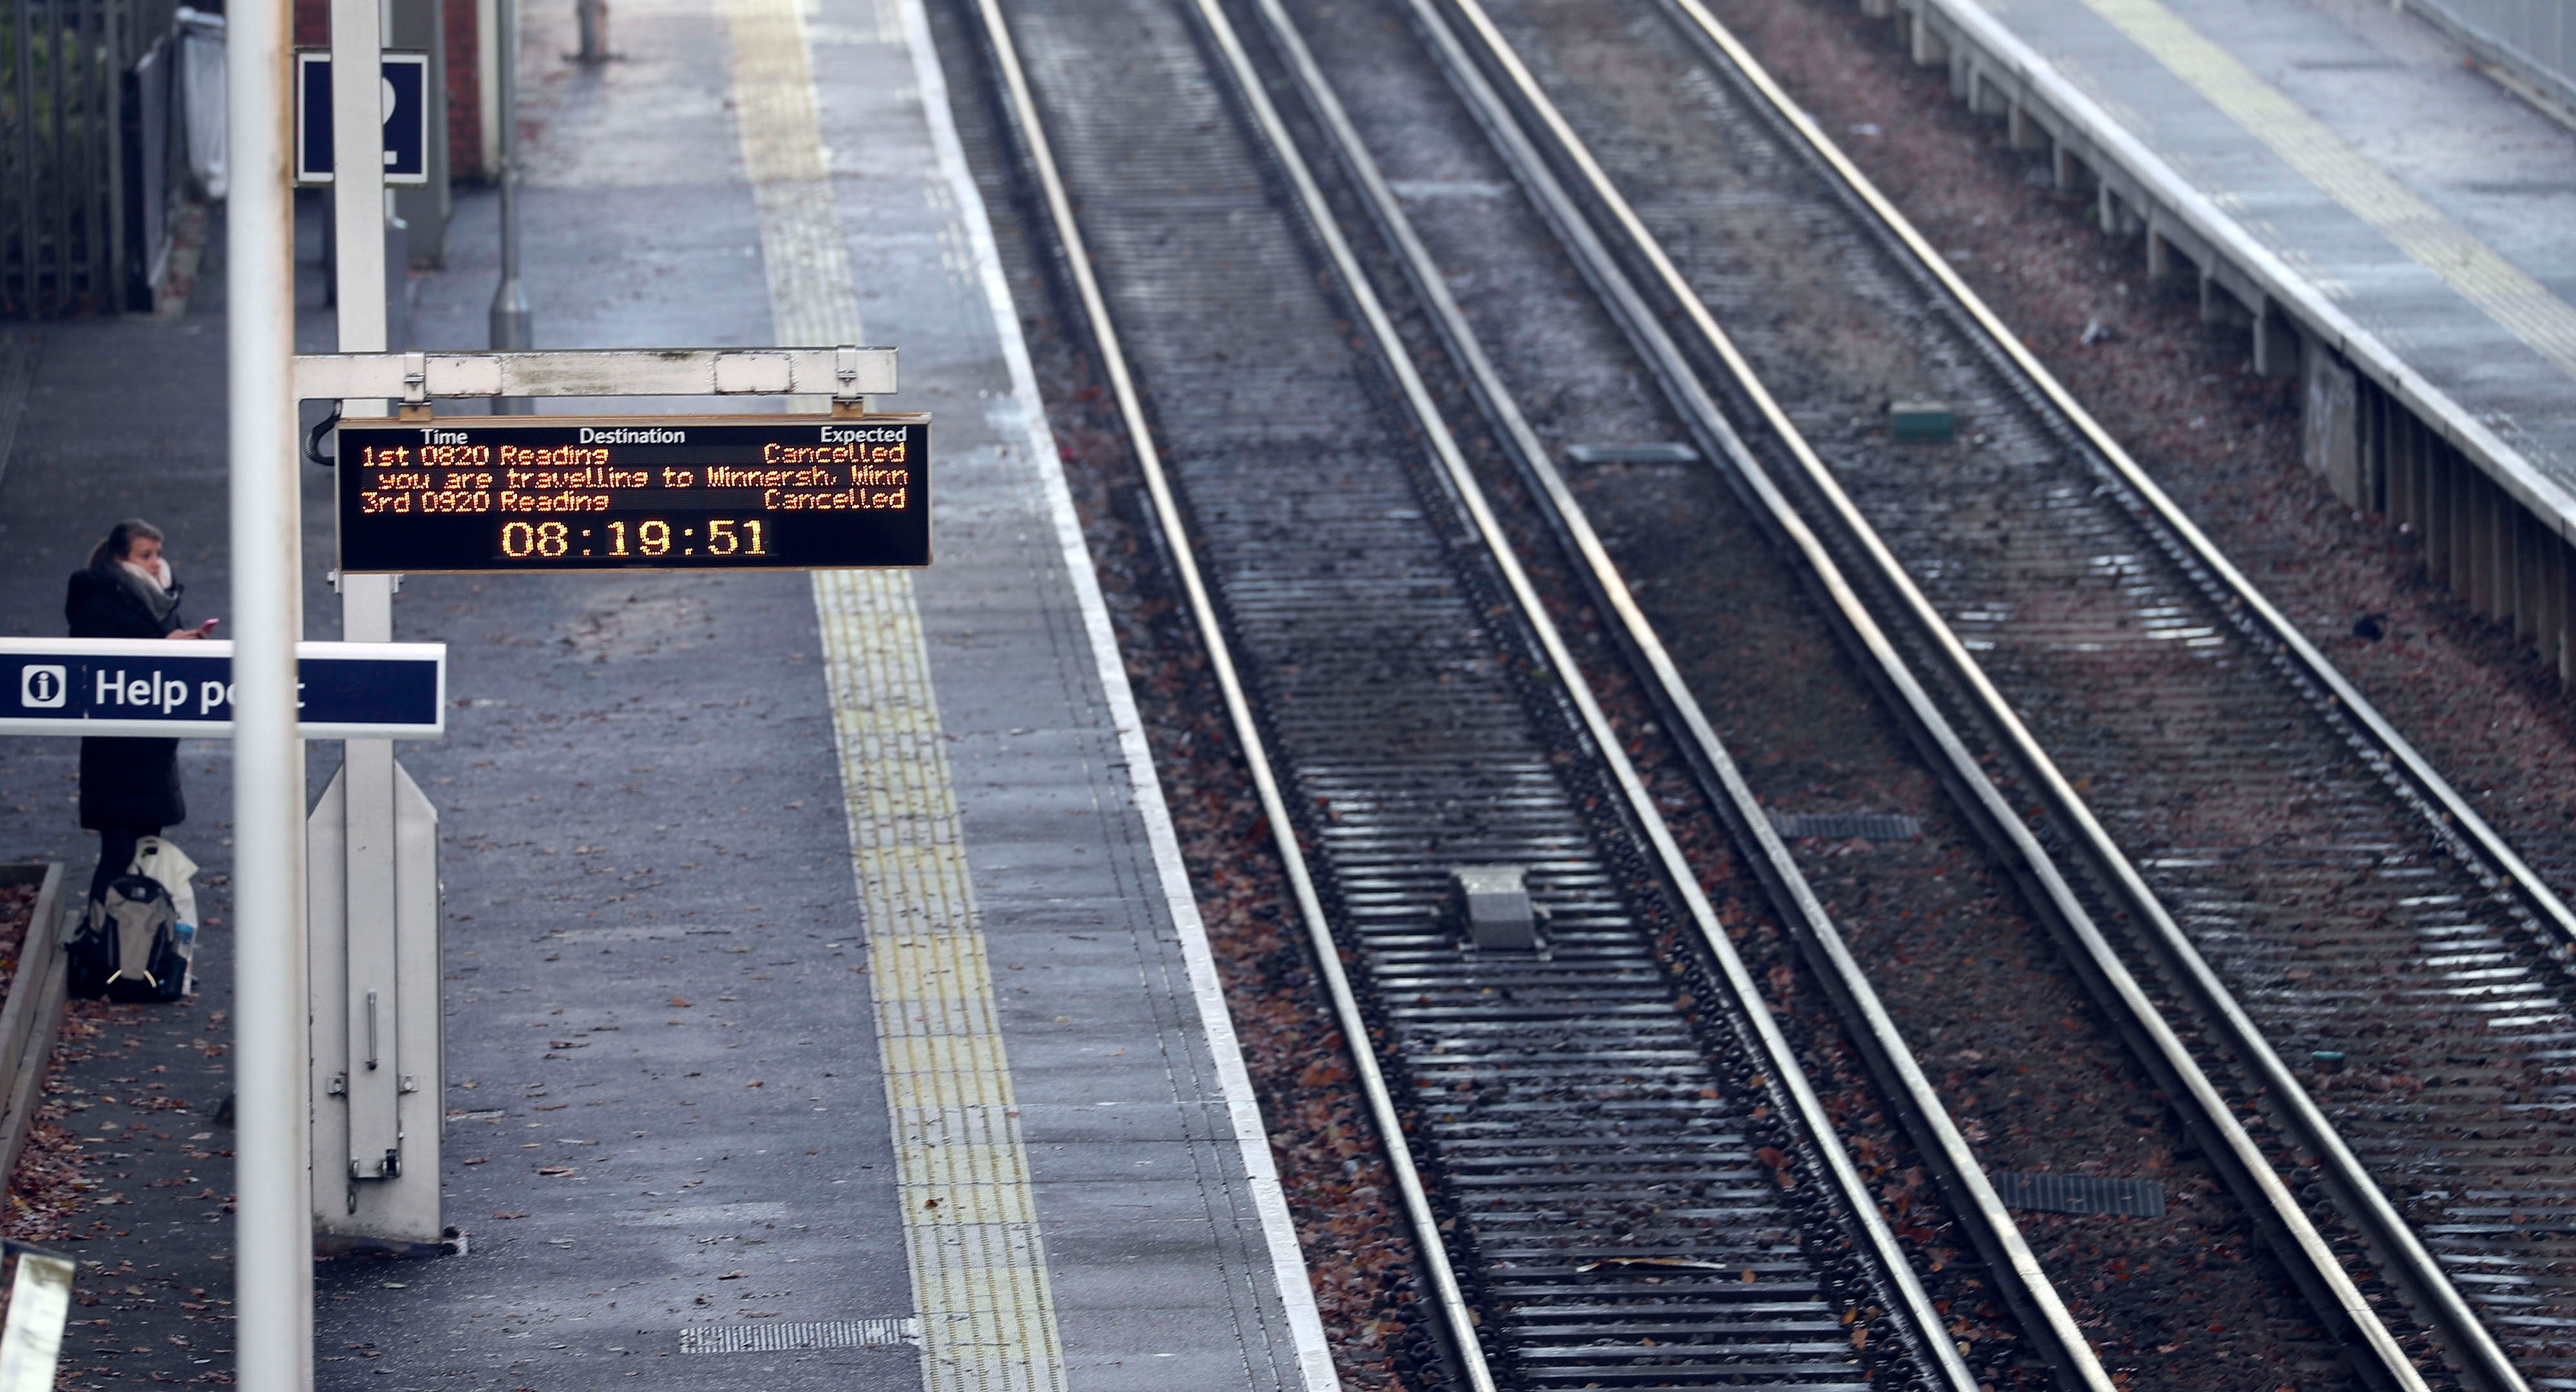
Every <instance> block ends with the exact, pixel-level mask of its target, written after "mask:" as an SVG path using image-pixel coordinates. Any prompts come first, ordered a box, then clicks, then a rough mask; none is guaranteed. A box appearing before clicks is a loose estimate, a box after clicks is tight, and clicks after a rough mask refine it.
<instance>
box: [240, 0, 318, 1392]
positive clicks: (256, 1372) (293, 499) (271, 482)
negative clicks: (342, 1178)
mask: <svg viewBox="0 0 2576 1392" xmlns="http://www.w3.org/2000/svg"><path fill="white" fill-rule="evenodd" d="M289 22H290V11H289V9H288V6H287V0H232V2H231V4H230V6H229V7H228V13H227V23H226V26H225V29H226V33H225V44H224V49H225V51H224V78H225V85H226V88H227V90H228V91H229V93H230V97H229V100H228V102H227V111H226V114H225V132H226V134H225V143H226V145H227V147H228V155H229V163H230V164H231V166H232V188H231V191H230V196H229V198H228V199H227V206H226V208H225V213H224V227H225V234H226V239H227V242H228V245H227V247H226V253H225V254H226V256H227V258H228V264H227V268H226V270H225V286H224V288H225V295H226V300H227V304H226V308H225V338H226V348H227V351H228V354H229V392H230V401H229V403H228V404H229V407H230V418H229V419H230V424H229V431H230V435H231V445H232V499H231V510H232V564H233V596H232V598H233V613H232V620H233V625H234V629H233V632H234V644H233V681H234V705H233V711H234V715H233V722H234V723H233V774H234V781H233V823H234V826H233V837H234V864H233V926H234V950H233V979H234V983H235V987H234V989H235V992H236V1000H235V1003H234V1022H235V1024H234V1028H235V1048H234V1053H233V1062H234V1073H233V1087H234V1107H235V1140H234V1143H233V1153H234V1160H233V1170H234V1181H233V1183H234V1189H235V1192H236V1194H237V1196H238V1198H237V1208H236V1216H235V1219H234V1237H233V1249H234V1259H235V1261H234V1265H235V1272H236V1280H237V1282H238V1285H237V1286H236V1288H235V1291H234V1299H235V1304H234V1307H233V1308H234V1330H233V1335H234V1347H235V1349H236V1350H237V1351H238V1352H237V1357H238V1359H239V1364H238V1367H239V1378H240V1385H241V1386H242V1387H243V1388H245V1389H249V1390H250V1392H307V1390H308V1389H310V1388H311V1387H312V1386H313V1233H312V1221H313V1220H312V1213H313V1200H312V1189H311V1179H310V1173H309V1171H310V1164H311V1157H310V1155H309V1154H308V1150H307V1140H306V1130H305V1126H306V1120H305V1113H306V1111H307V1107H308V1098H307V1095H306V1081H305V1077H306V1075H305V1068H306V1061H305V1059H306V1054H307V1052H308V1048H309V1044H308V1040H307V1038H306V1035H307V1027H306V1017H305V1010H306V1005H305V1000H306V994H307V985H306V981H305V965H304V744H303V741H301V740H300V739H298V738H297V737H296V728H295V642H296V640H297V639H298V638H300V637H302V636H303V630H304V616H303V588H302V587H303V558H302V554H301V553H302V547H301V542H302V540H303V535H302V534H303V518H302V508H301V506H300V505H299V504H300V499H299V496H298V488H297V485H298V479H297V478H296V439H295V435H296V430H295V400H294V389H293V383H294V354H295V205H294V202H293V200H292V196H291V195H290V194H289V192H288V182H287V172H288V171H287V162H288V159H289V158H290V155H291V152H292V151H293V149H294V142H293V140H292V139H291V138H290V136H289V132H288V130H287V123H288V120H289V115H288V111H289V107H288V102H287V91H288V87H287V83H288V78H289V73H288V65H289V64H290V63H291V62H292V61H293V59H292V56H291V54H292V49H291V33H290V30H289V27H288V26H289Z"/></svg>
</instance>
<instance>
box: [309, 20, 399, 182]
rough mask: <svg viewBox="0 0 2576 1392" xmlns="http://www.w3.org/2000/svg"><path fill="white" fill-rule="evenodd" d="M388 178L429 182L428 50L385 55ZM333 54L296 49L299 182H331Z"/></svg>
mask: <svg viewBox="0 0 2576 1392" xmlns="http://www.w3.org/2000/svg"><path fill="white" fill-rule="evenodd" d="M384 60H385V64H384V86H383V92H384V112H385V182H386V183H388V184H426V183H428V182H429V55H428V54H426V53H388V54H385V55H384ZM331 170H332V162H331V54H330V52H329V50H327V49H318V48H302V49H297V50H296V51H295V182H297V183H299V184H327V183H329V182H331Z"/></svg>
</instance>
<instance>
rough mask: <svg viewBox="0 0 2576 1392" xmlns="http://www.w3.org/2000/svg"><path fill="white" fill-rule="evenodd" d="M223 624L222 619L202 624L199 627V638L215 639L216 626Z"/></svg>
mask: <svg viewBox="0 0 2576 1392" xmlns="http://www.w3.org/2000/svg"><path fill="white" fill-rule="evenodd" d="M222 622H223V620H221V619H208V620H206V621H205V622H204V623H201V624H199V625H197V636H198V637H200V638H212V637H214V636H215V625H217V624H219V623H222Z"/></svg>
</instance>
